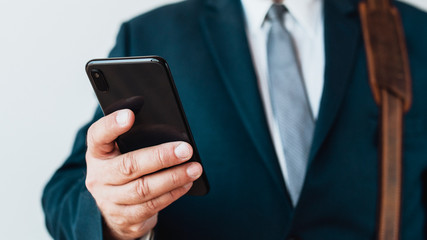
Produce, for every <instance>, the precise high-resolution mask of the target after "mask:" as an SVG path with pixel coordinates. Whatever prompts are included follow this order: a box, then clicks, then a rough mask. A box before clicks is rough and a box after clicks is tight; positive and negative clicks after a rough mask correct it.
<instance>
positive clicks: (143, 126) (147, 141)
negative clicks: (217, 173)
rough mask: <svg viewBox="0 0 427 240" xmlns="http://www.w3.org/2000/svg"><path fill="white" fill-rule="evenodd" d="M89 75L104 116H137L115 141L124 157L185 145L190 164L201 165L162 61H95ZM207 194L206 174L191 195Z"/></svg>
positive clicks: (147, 58)
mask: <svg viewBox="0 0 427 240" xmlns="http://www.w3.org/2000/svg"><path fill="white" fill-rule="evenodd" d="M86 73H87V75H88V77H89V79H90V82H91V84H92V87H93V90H94V91H95V94H96V96H97V98H98V101H99V104H100V106H101V108H102V110H103V112H104V114H105V115H108V114H110V113H112V112H115V111H117V110H119V109H130V110H132V111H133V113H134V114H135V123H134V125H133V126H132V128H131V129H130V130H129V131H128V132H126V133H125V134H123V135H121V136H120V137H119V138H117V140H116V142H117V145H118V147H119V149H120V151H121V152H122V153H126V152H130V151H134V150H137V149H140V148H145V147H150V146H154V145H158V144H162V143H166V142H172V141H185V142H188V143H189V144H190V145H191V146H192V147H193V157H192V158H191V159H190V160H189V161H194V162H199V163H200V164H201V160H200V156H199V153H198V151H197V147H196V143H195V142H194V139H193V136H192V134H191V130H190V126H189V125H188V122H187V119H186V117H185V113H184V109H183V107H182V104H181V101H180V100H179V96H178V91H177V89H176V87H175V84H174V81H173V79H172V75H171V72H170V70H169V67H168V64H167V62H166V61H165V60H164V59H163V58H161V57H158V56H147V57H131V58H108V59H94V60H91V61H89V62H88V63H87V64H86ZM208 191H209V184H208V180H207V177H206V174H205V173H204V172H203V174H202V176H201V177H200V178H199V179H198V180H196V181H195V182H194V183H193V186H192V188H191V189H190V190H189V192H188V194H190V195H205V194H207V193H208Z"/></svg>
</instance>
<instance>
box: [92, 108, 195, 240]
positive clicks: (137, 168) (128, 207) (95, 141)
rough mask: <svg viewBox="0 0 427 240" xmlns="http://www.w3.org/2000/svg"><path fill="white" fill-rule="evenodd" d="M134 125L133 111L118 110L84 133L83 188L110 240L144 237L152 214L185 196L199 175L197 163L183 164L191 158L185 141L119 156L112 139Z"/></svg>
mask: <svg viewBox="0 0 427 240" xmlns="http://www.w3.org/2000/svg"><path fill="white" fill-rule="evenodd" d="M134 121H135V116H134V114H133V112H132V111H130V110H120V111H117V112H114V113H112V114H110V115H108V116H105V117H103V118H101V119H100V120H98V121H97V122H95V123H94V124H93V125H92V126H91V127H90V128H89V131H88V134H87V144H88V148H87V152H86V163H87V176H86V187H87V189H88V190H89V192H90V193H91V194H92V196H93V197H94V199H95V201H96V203H97V205H98V208H99V209H100V211H101V214H102V216H103V217H104V221H105V224H106V226H107V228H106V229H104V234H106V235H107V236H108V235H109V237H112V238H113V239H135V238H139V237H142V236H143V235H145V234H146V233H148V232H149V231H150V230H151V229H153V228H154V226H155V225H156V223H157V213H158V212H159V211H160V210H162V209H163V208H165V207H167V206H168V205H169V204H171V203H172V202H174V201H175V200H177V199H178V198H180V197H181V196H183V195H184V194H185V193H186V192H188V190H189V189H190V188H191V186H192V184H193V181H195V180H196V179H197V178H199V177H200V175H201V174H202V166H201V165H200V164H199V163H196V162H192V163H185V164H183V163H184V162H185V161H187V160H189V159H190V158H191V156H192V154H193V149H192V148H191V146H190V145H189V144H188V143H185V142H171V143H165V144H161V145H158V146H154V147H148V148H143V149H139V150H136V151H133V152H129V153H126V154H121V153H120V151H119V149H118V147H117V145H116V144H115V142H114V140H115V139H116V138H117V137H118V136H120V135H121V134H123V133H125V132H127V131H128V130H129V129H130V128H131V126H132V125H133V122H134ZM180 164H182V165H180ZM177 165H178V166H177Z"/></svg>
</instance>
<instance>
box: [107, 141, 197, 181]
mask: <svg viewBox="0 0 427 240" xmlns="http://www.w3.org/2000/svg"><path fill="white" fill-rule="evenodd" d="M192 155H193V149H192V147H191V145H190V144H188V143H186V142H169V143H164V144H160V145H157V146H153V147H147V148H143V149H139V150H136V151H133V152H128V153H125V154H122V155H119V156H117V157H116V158H114V159H110V160H108V161H106V162H104V163H105V165H104V166H105V167H106V168H107V171H106V172H109V173H111V174H107V175H105V176H104V180H105V181H106V182H107V183H109V184H111V185H122V184H125V183H128V182H130V181H132V180H134V179H137V178H139V177H141V176H144V175H148V174H151V173H154V172H157V171H160V170H162V169H165V168H169V167H172V166H175V165H179V164H182V163H183V162H185V161H187V160H189V159H190V158H191V157H192Z"/></svg>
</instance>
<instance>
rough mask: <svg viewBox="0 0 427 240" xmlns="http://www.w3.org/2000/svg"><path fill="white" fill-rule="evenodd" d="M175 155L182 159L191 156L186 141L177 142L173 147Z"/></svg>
mask: <svg viewBox="0 0 427 240" xmlns="http://www.w3.org/2000/svg"><path fill="white" fill-rule="evenodd" d="M175 155H176V156H177V157H178V158H180V159H182V160H188V159H189V158H190V157H191V150H190V147H189V146H188V143H181V144H179V145H178V147H176V148H175Z"/></svg>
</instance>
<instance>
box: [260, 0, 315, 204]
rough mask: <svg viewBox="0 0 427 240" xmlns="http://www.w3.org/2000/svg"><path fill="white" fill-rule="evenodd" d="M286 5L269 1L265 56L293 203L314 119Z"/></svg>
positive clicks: (298, 189) (295, 199)
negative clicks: (287, 24) (288, 26)
mask: <svg viewBox="0 0 427 240" xmlns="http://www.w3.org/2000/svg"><path fill="white" fill-rule="evenodd" d="M285 12H286V8H285V7H284V6H283V5H279V4H273V5H272V7H271V8H270V10H269V11H268V15H267V18H268V20H269V21H270V23H271V29H270V32H269V34H268V41H267V56H268V70H269V91H270V98H271V104H272V108H273V115H274V118H275V120H276V122H277V125H278V128H279V131H280V137H281V140H282V144H283V152H284V155H285V159H286V166H287V170H288V178H289V179H288V183H287V187H288V190H289V194H290V196H291V199H292V202H293V204H294V206H295V205H296V203H297V202H298V198H299V196H300V193H301V189H302V186H303V183H304V178H305V172H306V168H307V161H308V154H309V151H310V145H311V140H312V136H313V131H314V119H313V115H312V113H311V109H310V105H309V102H308V99H307V94H306V92H305V87H304V83H303V80H302V77H301V72H300V68H299V63H298V58H297V57H296V53H295V48H294V44H293V41H292V37H291V35H290V34H289V32H288V31H287V30H286V28H285V27H284V26H283V22H284V21H283V17H284V14H285Z"/></svg>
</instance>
